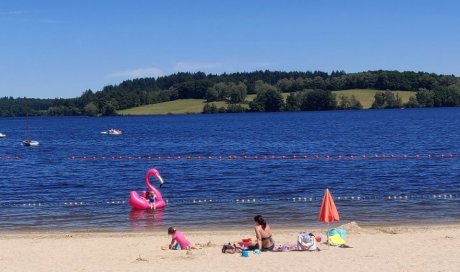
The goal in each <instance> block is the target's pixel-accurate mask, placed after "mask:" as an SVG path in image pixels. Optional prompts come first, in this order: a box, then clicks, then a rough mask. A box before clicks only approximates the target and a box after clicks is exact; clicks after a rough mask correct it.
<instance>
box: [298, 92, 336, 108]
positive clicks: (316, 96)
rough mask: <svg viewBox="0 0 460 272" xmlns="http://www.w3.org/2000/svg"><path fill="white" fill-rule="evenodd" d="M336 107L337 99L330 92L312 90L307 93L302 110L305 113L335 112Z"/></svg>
mask: <svg viewBox="0 0 460 272" xmlns="http://www.w3.org/2000/svg"><path fill="white" fill-rule="evenodd" d="M336 107H337V101H336V98H335V96H334V95H333V94H332V93H331V92H330V91H325V90H311V91H307V92H305V94H304V97H303V99H302V104H301V106H300V109H301V110H303V111H318V110H333V109H335V108H336Z"/></svg>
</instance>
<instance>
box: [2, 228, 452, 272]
mask: <svg viewBox="0 0 460 272" xmlns="http://www.w3.org/2000/svg"><path fill="white" fill-rule="evenodd" d="M341 227H343V228H344V229H346V230H347V235H346V243H347V245H349V246H351V248H346V249H343V248H339V247H333V246H330V247H328V246H327V245H325V244H320V245H319V247H320V248H321V251H317V252H262V253H261V254H254V253H252V252H251V253H250V254H249V257H247V258H243V257H241V254H222V253H221V248H222V245H223V244H226V243H228V242H231V243H235V242H237V241H240V240H241V239H242V238H248V237H251V238H254V233H253V229H252V228H251V226H247V227H246V228H239V229H233V230H218V229H216V230H213V231H208V230H189V229H187V228H179V229H180V230H181V231H182V232H184V234H185V235H186V236H187V237H188V239H189V240H190V241H192V242H193V243H194V244H195V245H197V246H199V247H201V249H197V250H192V251H186V250H177V251H173V250H162V249H161V248H162V247H164V246H166V245H167V244H168V243H169V241H170V237H169V236H168V235H167V234H166V231H165V232H149V231H146V232H94V231H91V232H85V231H82V232H42V233H5V232H3V231H0V266H1V267H2V271H8V272H9V271H24V270H26V269H28V268H30V267H33V270H34V271H38V272H41V271H145V270H148V269H154V270H155V271H156V270H161V271H177V270H184V268H186V271H234V270H235V269H238V270H243V271H259V270H260V271H269V272H270V271H306V269H307V267H308V271H309V272H310V271H311V272H314V271H456V269H458V267H459V266H460V260H459V259H458V256H457V255H458V254H457V253H458V244H459V242H460V224H445V225H442V224H438V225H435V226H433V225H418V226H407V225H406V226H401V225H400V226H379V227H364V226H359V225H358V224H356V223H355V222H350V223H347V224H345V225H341ZM325 229H326V226H325V228H321V229H302V228H279V229H278V228H276V229H273V235H274V239H275V241H276V243H277V244H284V243H295V242H296V239H297V233H298V232H300V231H308V232H313V233H315V234H317V235H318V234H320V236H321V238H322V240H323V241H325V239H326V237H325V234H324V231H325ZM29 270H30V269H29Z"/></svg>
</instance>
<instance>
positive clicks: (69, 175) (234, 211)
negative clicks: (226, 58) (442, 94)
mask: <svg viewBox="0 0 460 272" xmlns="http://www.w3.org/2000/svg"><path fill="white" fill-rule="evenodd" d="M459 117H460V109H459V108H450V109H419V110H384V111H379V110H375V111H374V110H366V111H334V112H304V113H265V114H222V115H186V116H151V117H108V118H85V117H69V118H67V117H65V118H64V117H63V118H30V120H29V125H30V132H29V134H30V135H31V136H33V138H34V139H36V140H38V141H40V146H39V147H37V148H25V147H22V146H21V144H20V142H21V140H22V139H23V136H24V135H25V132H24V124H25V120H24V119H23V118H3V119H0V131H1V132H3V133H6V134H7V138H5V139H0V150H1V152H0V157H6V156H19V157H21V158H22V159H21V160H19V161H13V160H0V164H1V169H0V176H1V178H0V186H1V188H2V189H1V192H2V196H1V200H0V228H1V229H4V230H5V229H6V230H8V229H12V230H21V229H27V230H30V229H32V230H39V229H49V228H53V229H114V230H130V229H133V230H146V229H162V230H163V229H164V228H165V226H167V225H171V224H172V225H178V226H188V227H191V228H198V227H199V228H202V227H203V226H204V227H210V228H212V227H215V226H217V225H219V226H223V227H234V226H244V225H248V224H249V225H250V224H252V217H253V216H254V215H255V214H258V213H261V214H264V215H265V216H266V217H268V218H269V220H270V222H271V223H272V224H273V225H278V226H312V225H313V226H314V225H317V224H319V223H317V213H318V209H319V206H320V202H321V197H322V194H323V192H324V189H325V188H326V187H329V188H331V191H332V194H333V196H335V197H339V196H341V197H342V199H341V200H336V204H337V206H338V209H339V212H340V214H341V217H342V219H343V220H344V221H351V220H356V221H358V222H361V223H368V224H374V223H391V222H405V223H416V222H425V221H430V222H454V221H455V222H456V221H459V220H460V208H459V207H460V206H459V204H460V198H459V197H460V196H459V193H460V192H459V180H460V174H459V173H460V172H459V171H460V158H458V157H456V158H451V159H448V158H445V159H440V158H432V159H427V158H421V159H401V158H399V159H359V158H358V159H330V160H327V159H307V160H302V159H296V160H292V159H284V160H281V159H275V160H262V159H261V160H160V161H152V160H117V161H112V160H106V161H103V160H96V161H83V160H70V159H69V158H70V157H71V156H77V157H81V156H85V155H86V156H97V157H101V156H109V157H110V156H124V157H126V156H136V157H137V156H143V157H147V156H179V155H180V156H188V155H190V156H230V155H236V156H243V155H248V156H249V155H345V156H349V155H357V156H359V155H363V154H366V155H374V154H396V155H403V154H410V155H416V154H447V153H452V154H460V147H459V144H458V143H459V142H460V141H459V140H460V137H459V135H460V122H459V121H458V120H459ZM111 127H115V128H121V129H123V130H124V131H125V133H124V135H122V136H108V135H101V134H100V133H99V132H100V131H103V130H106V129H108V128H111ZM151 167H156V168H157V169H159V171H160V173H161V174H162V176H163V178H164V180H165V186H164V187H163V188H162V192H163V194H164V197H165V198H166V199H168V200H169V201H170V203H169V205H168V206H167V208H166V209H165V210H164V211H156V212H153V211H131V209H130V207H129V206H128V205H127V204H126V203H125V204H123V203H118V202H122V201H127V198H128V195H129V192H130V191H131V190H138V191H140V190H143V189H144V182H143V177H144V174H145V172H146V171H147V170H148V169H149V168H151ZM433 194H436V195H437V194H442V196H444V195H446V196H449V195H452V196H453V197H452V198H449V197H447V198H446V199H445V198H444V197H442V198H441V199H438V198H436V199H433V197H432V195H433ZM346 196H348V197H350V198H351V197H352V196H353V197H358V196H360V197H361V198H360V200H356V199H355V200H351V199H347V200H343V197H346ZM387 196H410V197H409V198H408V199H397V200H388V199H387ZM294 197H295V198H298V197H301V198H302V199H301V201H300V202H299V201H295V202H294V201H292V198H294ZM303 198H306V201H303V200H304V199H303ZM310 198H311V200H310ZM236 199H238V200H242V199H245V200H246V202H245V203H237V202H235V200H236ZM248 199H250V200H252V199H256V202H250V203H247V200H248ZM288 199H289V200H288ZM193 200H196V202H198V200H202V201H204V200H207V202H206V203H196V204H193ZM209 200H213V202H212V203H209ZM68 202H73V203H75V202H77V203H80V202H83V203H86V204H84V205H64V203H68ZM107 202H110V203H112V202H114V204H107ZM31 203H32V206H28V204H31ZM37 203H40V206H33V204H36V205H37ZM24 204H25V205H26V206H24Z"/></svg>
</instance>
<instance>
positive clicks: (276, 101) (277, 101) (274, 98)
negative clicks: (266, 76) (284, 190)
mask: <svg viewBox="0 0 460 272" xmlns="http://www.w3.org/2000/svg"><path fill="white" fill-rule="evenodd" d="M256 90H257V96H256V98H255V99H254V100H253V101H251V103H249V108H250V110H251V111H259V112H260V111H267V112H276V111H282V110H283V108H284V99H283V96H282V95H281V93H280V92H278V90H277V89H276V88H275V87H273V86H272V85H270V84H267V83H264V82H260V81H259V82H256Z"/></svg>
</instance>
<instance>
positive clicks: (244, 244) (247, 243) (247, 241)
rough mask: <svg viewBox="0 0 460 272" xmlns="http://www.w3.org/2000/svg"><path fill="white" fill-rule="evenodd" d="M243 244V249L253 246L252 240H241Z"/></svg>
mask: <svg viewBox="0 0 460 272" xmlns="http://www.w3.org/2000/svg"><path fill="white" fill-rule="evenodd" d="M241 241H242V242H240V243H239V244H240V245H241V246H242V247H248V246H250V245H251V244H252V239H251V238H246V239H241Z"/></svg>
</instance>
